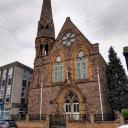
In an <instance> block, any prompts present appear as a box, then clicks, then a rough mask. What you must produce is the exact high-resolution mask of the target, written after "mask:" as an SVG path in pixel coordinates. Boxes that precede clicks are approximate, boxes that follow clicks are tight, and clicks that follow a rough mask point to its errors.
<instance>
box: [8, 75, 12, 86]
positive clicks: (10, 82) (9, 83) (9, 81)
mask: <svg viewBox="0 0 128 128" xmlns="http://www.w3.org/2000/svg"><path fill="white" fill-rule="evenodd" d="M8 85H12V78H11V77H9V78H8Z"/></svg>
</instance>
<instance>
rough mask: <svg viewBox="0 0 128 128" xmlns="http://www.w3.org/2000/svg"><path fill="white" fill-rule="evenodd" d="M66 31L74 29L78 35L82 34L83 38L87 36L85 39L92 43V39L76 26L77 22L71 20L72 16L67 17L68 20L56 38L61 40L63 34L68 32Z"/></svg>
mask: <svg viewBox="0 0 128 128" xmlns="http://www.w3.org/2000/svg"><path fill="white" fill-rule="evenodd" d="M66 31H73V32H75V33H76V34H77V35H82V36H83V38H85V40H86V41H87V42H88V43H89V44H90V45H92V44H91V43H90V41H89V40H88V39H87V38H86V37H85V36H84V35H83V34H82V32H81V31H80V30H79V29H78V28H77V27H76V26H75V24H74V23H73V22H72V21H71V19H70V17H67V18H66V21H65V23H64V25H63V27H62V29H61V31H60V33H59V34H58V36H57V38H56V40H59V39H60V38H61V37H62V36H63V34H64V33H65V32H66Z"/></svg>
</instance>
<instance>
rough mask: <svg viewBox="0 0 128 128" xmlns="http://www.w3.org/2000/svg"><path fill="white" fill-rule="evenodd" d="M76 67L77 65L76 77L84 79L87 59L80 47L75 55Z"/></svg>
mask: <svg viewBox="0 0 128 128" xmlns="http://www.w3.org/2000/svg"><path fill="white" fill-rule="evenodd" d="M76 67H77V79H86V70H87V68H86V67H87V60H86V57H85V56H84V53H83V51H82V50H81V49H80V51H79V52H78V55H77V60H76Z"/></svg>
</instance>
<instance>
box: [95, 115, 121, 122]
mask: <svg viewBox="0 0 128 128" xmlns="http://www.w3.org/2000/svg"><path fill="white" fill-rule="evenodd" d="M117 119H119V115H117V114H95V115H94V121H115V120H117Z"/></svg>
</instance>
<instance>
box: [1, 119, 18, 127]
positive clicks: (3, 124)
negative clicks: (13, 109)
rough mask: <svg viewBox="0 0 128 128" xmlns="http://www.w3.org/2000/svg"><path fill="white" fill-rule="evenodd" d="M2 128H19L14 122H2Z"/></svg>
mask: <svg viewBox="0 0 128 128" xmlns="http://www.w3.org/2000/svg"><path fill="white" fill-rule="evenodd" d="M0 128H17V124H16V122H15V121H14V120H0Z"/></svg>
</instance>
